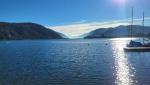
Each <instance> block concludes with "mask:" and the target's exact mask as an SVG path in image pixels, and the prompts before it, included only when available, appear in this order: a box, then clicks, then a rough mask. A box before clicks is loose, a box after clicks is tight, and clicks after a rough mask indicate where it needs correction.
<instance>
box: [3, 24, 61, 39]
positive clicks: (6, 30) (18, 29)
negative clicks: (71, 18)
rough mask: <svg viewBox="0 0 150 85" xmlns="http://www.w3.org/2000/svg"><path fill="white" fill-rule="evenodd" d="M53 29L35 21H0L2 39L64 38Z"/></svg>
mask: <svg viewBox="0 0 150 85" xmlns="http://www.w3.org/2000/svg"><path fill="white" fill-rule="evenodd" d="M62 38H63V37H62V36H61V35H60V34H59V33H58V32H55V31H53V30H51V29H48V28H45V27H44V26H42V25H39V24H35V23H7V22H0V40H31V39H62Z"/></svg>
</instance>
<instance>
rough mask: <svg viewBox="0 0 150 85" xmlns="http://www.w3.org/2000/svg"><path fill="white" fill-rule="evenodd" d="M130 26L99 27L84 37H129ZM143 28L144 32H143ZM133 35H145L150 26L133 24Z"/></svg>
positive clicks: (147, 33) (148, 31)
mask: <svg viewBox="0 0 150 85" xmlns="http://www.w3.org/2000/svg"><path fill="white" fill-rule="evenodd" d="M130 27H131V26H130V25H128V26H122V25H121V26H118V27H115V28H99V29H96V30H94V31H92V32H90V33H88V34H86V35H87V36H85V37H84V38H120V37H121V38H122V37H129V35H130V33H129V28H130ZM143 29H144V34H143ZM132 30H133V32H132V33H133V37H143V35H144V36H145V37H147V36H148V35H149V33H150V27H148V26H147V27H146V26H145V27H144V28H143V26H139V25H134V26H133V29H132Z"/></svg>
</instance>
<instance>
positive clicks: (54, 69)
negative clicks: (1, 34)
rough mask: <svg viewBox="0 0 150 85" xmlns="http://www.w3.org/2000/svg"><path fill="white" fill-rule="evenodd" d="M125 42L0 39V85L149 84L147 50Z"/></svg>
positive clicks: (149, 73) (123, 40) (109, 40)
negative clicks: (127, 47)
mask: <svg viewBox="0 0 150 85" xmlns="http://www.w3.org/2000/svg"><path fill="white" fill-rule="evenodd" d="M128 41H129V39H126V38H124V39H123V38H120V39H86V40H34V41H1V42H0V85H150V52H124V50H123V47H124V46H125V45H126V43H127V42H128Z"/></svg>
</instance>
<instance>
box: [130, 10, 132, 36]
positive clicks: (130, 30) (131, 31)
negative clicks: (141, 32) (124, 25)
mask: <svg viewBox="0 0 150 85" xmlns="http://www.w3.org/2000/svg"><path fill="white" fill-rule="evenodd" d="M131 16H132V20H131V29H130V37H131V38H132V37H133V7H132V15H131Z"/></svg>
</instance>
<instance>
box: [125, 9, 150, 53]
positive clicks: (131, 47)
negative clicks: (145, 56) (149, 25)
mask: <svg viewBox="0 0 150 85" xmlns="http://www.w3.org/2000/svg"><path fill="white" fill-rule="evenodd" d="M142 25H143V33H142V34H143V37H142V38H143V39H142V42H138V41H134V40H132V37H133V30H132V29H133V8H132V21H131V28H130V37H131V41H130V42H129V44H127V45H126V47H125V48H124V50H125V51H150V43H145V38H144V12H143V20H142Z"/></svg>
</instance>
